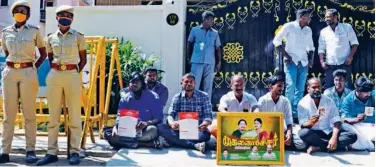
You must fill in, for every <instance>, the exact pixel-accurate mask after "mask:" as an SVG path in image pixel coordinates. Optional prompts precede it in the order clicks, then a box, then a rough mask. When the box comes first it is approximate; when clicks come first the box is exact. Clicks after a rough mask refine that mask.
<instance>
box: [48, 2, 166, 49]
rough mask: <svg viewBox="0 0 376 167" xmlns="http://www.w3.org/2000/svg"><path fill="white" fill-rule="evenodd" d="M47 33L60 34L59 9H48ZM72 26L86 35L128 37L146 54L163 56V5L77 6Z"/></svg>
mask: <svg viewBox="0 0 376 167" xmlns="http://www.w3.org/2000/svg"><path fill="white" fill-rule="evenodd" d="M46 12H47V13H46V34H48V33H51V32H54V31H56V29H57V22H56V19H55V16H56V14H55V8H47V9H46ZM74 14H75V15H74V20H73V24H72V27H73V28H74V29H76V30H77V31H80V32H82V33H84V34H85V35H86V36H98V35H101V36H106V37H124V38H125V40H131V41H132V42H134V43H136V44H137V45H139V46H141V47H142V50H143V51H144V52H145V53H146V54H151V53H154V54H155V55H161V45H160V41H161V35H160V33H161V28H162V26H161V17H162V6H159V5H153V6H95V7H80V6H76V7H75V11H74Z"/></svg>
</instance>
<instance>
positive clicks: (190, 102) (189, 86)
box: [158, 73, 213, 153]
mask: <svg viewBox="0 0 376 167" xmlns="http://www.w3.org/2000/svg"><path fill="white" fill-rule="evenodd" d="M181 85H182V89H183V91H182V92H180V93H179V94H176V95H175V96H174V97H173V99H172V102H171V106H170V109H169V110H168V114H167V124H159V125H158V133H159V135H160V136H162V137H163V138H164V139H165V140H166V141H167V144H168V145H175V146H180V147H184V148H189V149H196V150H199V151H201V152H202V153H204V152H205V142H207V141H209V139H210V132H209V130H208V128H207V127H208V126H209V125H210V124H211V122H212V117H213V116H212V105H211V103H210V100H209V96H208V94H207V93H205V92H202V91H199V90H195V76H194V75H193V74H190V73H188V74H185V75H184V76H183V77H182V82H181ZM179 112H198V115H199V120H198V121H199V126H198V128H199V134H198V140H185V139H180V138H179V122H178V114H179Z"/></svg>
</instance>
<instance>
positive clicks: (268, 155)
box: [262, 152, 277, 160]
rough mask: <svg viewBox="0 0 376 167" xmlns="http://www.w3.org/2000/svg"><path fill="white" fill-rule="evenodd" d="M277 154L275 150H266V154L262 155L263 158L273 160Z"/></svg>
mask: <svg viewBox="0 0 376 167" xmlns="http://www.w3.org/2000/svg"><path fill="white" fill-rule="evenodd" d="M276 158H277V156H275V154H274V153H273V152H271V153H270V154H269V153H268V152H266V153H265V154H264V155H262V159H267V160H272V159H276Z"/></svg>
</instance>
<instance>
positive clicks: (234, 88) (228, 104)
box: [209, 75, 258, 137]
mask: <svg viewBox="0 0 376 167" xmlns="http://www.w3.org/2000/svg"><path fill="white" fill-rule="evenodd" d="M244 88H245V84H244V78H243V77H242V76H241V75H234V76H232V77H231V91H230V92H228V93H227V94H225V95H223V96H222V97H221V99H220V102H219V107H218V111H219V112H258V106H257V99H256V98H255V97H254V96H253V95H251V94H249V93H247V92H244ZM209 130H210V133H211V134H212V135H213V136H214V137H217V124H216V123H213V124H212V125H211V126H209Z"/></svg>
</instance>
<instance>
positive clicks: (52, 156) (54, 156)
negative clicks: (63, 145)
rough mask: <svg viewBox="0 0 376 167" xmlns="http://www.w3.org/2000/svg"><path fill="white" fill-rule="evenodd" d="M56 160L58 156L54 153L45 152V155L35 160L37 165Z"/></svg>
mask: <svg viewBox="0 0 376 167" xmlns="http://www.w3.org/2000/svg"><path fill="white" fill-rule="evenodd" d="M58 160H59V158H57V156H56V155H51V154H46V156H45V157H44V158H43V159H41V160H39V161H38V162H37V166H42V165H47V164H50V163H53V162H56V161H58Z"/></svg>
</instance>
